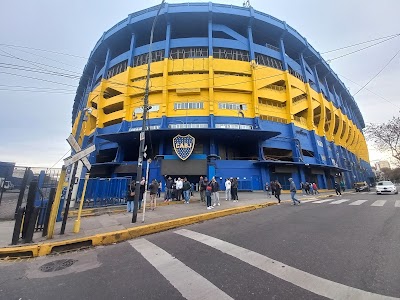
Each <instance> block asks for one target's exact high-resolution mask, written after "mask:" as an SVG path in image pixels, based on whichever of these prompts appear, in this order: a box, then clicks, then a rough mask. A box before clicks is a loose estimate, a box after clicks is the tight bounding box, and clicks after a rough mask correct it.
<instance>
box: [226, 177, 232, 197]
mask: <svg viewBox="0 0 400 300" xmlns="http://www.w3.org/2000/svg"><path fill="white" fill-rule="evenodd" d="M231 186H232V183H231V181H230V180H229V179H228V178H227V179H226V180H225V201H230V200H231Z"/></svg>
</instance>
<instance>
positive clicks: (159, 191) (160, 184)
mask: <svg viewBox="0 0 400 300" xmlns="http://www.w3.org/2000/svg"><path fill="white" fill-rule="evenodd" d="M161 187H162V183H161V180H160V182H158V189H157V197H158V198H160V197H161Z"/></svg>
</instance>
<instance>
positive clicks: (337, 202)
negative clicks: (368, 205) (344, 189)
mask: <svg viewBox="0 0 400 300" xmlns="http://www.w3.org/2000/svg"><path fill="white" fill-rule="evenodd" d="M347 201H350V199H340V200H336V201H333V202H331V203H329V204H340V203H343V202H347Z"/></svg>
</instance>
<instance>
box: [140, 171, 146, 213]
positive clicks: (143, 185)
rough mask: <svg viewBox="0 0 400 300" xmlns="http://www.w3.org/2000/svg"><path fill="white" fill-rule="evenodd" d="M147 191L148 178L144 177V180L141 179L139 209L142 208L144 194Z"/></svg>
mask: <svg viewBox="0 0 400 300" xmlns="http://www.w3.org/2000/svg"><path fill="white" fill-rule="evenodd" d="M145 191H146V179H145V178H144V177H142V180H141V181H140V192H139V209H141V208H142V201H143V195H144V192H145Z"/></svg>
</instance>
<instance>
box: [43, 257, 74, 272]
mask: <svg viewBox="0 0 400 300" xmlns="http://www.w3.org/2000/svg"><path fill="white" fill-rule="evenodd" d="M76 262H77V260H74V259H59V260H55V261H52V262H49V263H47V264H44V265H43V266H41V267H40V268H39V270H40V271H42V272H55V271H61V270H64V269H66V268H68V267H70V266H72V265H73V264H74V263H76Z"/></svg>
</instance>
